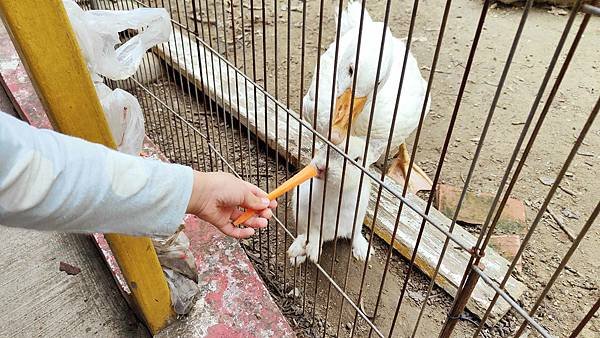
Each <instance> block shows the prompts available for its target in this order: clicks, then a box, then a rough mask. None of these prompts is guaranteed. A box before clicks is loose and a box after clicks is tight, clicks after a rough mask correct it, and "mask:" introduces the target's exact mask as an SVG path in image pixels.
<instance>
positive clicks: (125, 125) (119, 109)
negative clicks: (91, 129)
mask: <svg viewBox="0 0 600 338" xmlns="http://www.w3.org/2000/svg"><path fill="white" fill-rule="evenodd" d="M96 92H97V93H98V98H99V99H100V103H101V104H102V109H103V110H104V112H105V115H106V121H107V122H108V126H109V127H110V131H111V132H112V135H113V139H114V140H115V143H116V144H117V149H118V150H119V151H121V152H123V153H126V154H130V155H139V153H140V151H141V150H142V145H143V143H144V115H143V113H142V107H140V103H139V102H138V100H137V99H136V98H135V96H133V95H131V94H129V93H128V92H126V91H124V90H122V89H119V88H117V89H115V90H111V89H110V88H109V87H108V86H107V85H105V84H104V83H97V84H96Z"/></svg>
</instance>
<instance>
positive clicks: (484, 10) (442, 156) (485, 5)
mask: <svg viewBox="0 0 600 338" xmlns="http://www.w3.org/2000/svg"><path fill="white" fill-rule="evenodd" d="M489 5H490V1H489V0H485V2H484V3H483V6H482V8H481V14H480V15H479V22H478V24H477V28H476V29H475V36H474V37H473V43H472V46H471V51H470V52H469V56H468V58H467V63H466V65H465V71H464V73H463V78H462V81H461V84H460V88H459V90H458V94H457V95H456V102H455V104H454V110H453V111H452V117H451V118H450V123H449V124H448V130H447V131H446V139H445V140H444V145H443V146H442V151H441V153H440V158H439V160H438V168H437V170H436V173H435V177H434V179H433V184H432V189H433V190H432V191H431V192H430V195H429V200H428V202H427V209H428V210H429V206H430V205H431V201H432V198H433V196H434V195H435V193H434V191H435V189H436V187H437V182H438V180H439V177H440V175H441V170H442V166H443V164H444V160H445V158H446V154H447V151H448V146H449V144H450V139H451V137H452V132H453V131H454V124H455V122H456V118H457V117H458V112H459V110H460V106H461V102H462V98H463V95H464V92H465V88H466V86H467V82H468V80H469V75H470V74H471V67H472V65H473V60H474V58H475V52H476V51H477V46H478V45H479V39H480V38H481V32H482V31H483V25H484V23H485V19H486V16H487V12H488V9H489ZM428 210H426V211H425V212H426V213H427V211H428ZM424 225H425V220H423V223H422V224H421V227H422V228H423V227H424ZM453 230H454V228H453V226H451V227H450V228H449V231H450V232H452V231H453ZM449 242H450V238H446V240H445V241H444V246H443V248H442V251H441V252H440V258H439V259H438V263H437V265H436V268H435V271H434V273H433V275H432V276H431V281H430V283H429V287H428V289H427V293H426V296H425V300H424V301H423V304H422V306H421V310H420V311H419V315H418V317H417V321H416V323H415V326H414V328H413V332H412V337H415V336H416V335H417V331H418V329H419V323H420V321H421V318H422V316H423V313H424V311H425V307H426V306H427V301H428V299H429V297H430V295H431V291H432V290H433V285H434V284H435V280H436V278H437V275H438V273H439V270H440V267H441V263H442V260H443V259H444V255H445V253H446V249H447V247H448V244H449ZM416 247H417V246H416V245H415V248H416ZM415 251H416V249H415Z"/></svg>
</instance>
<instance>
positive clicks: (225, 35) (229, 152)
mask: <svg viewBox="0 0 600 338" xmlns="http://www.w3.org/2000/svg"><path fill="white" fill-rule="evenodd" d="M215 2H216V1H215ZM221 16H222V17H223V41H224V43H225V59H226V60H227V59H228V58H229V57H228V56H227V55H228V52H229V45H228V42H227V30H228V28H227V19H226V17H225V1H221ZM232 43H233V47H234V49H235V38H234V39H233V40H232ZM219 60H220V59H219ZM234 62H235V59H234ZM225 65H226V66H225V67H226V79H227V94H228V98H229V107H230V108H233V101H231V82H232V81H231V74H230V66H229V65H228V64H225ZM234 74H235V72H234ZM236 80H237V76H236ZM221 89H223V82H221ZM223 98H225V96H223ZM225 109H226V106H225V105H223V121H224V123H225V137H227V129H230V134H231V150H230V149H229V148H227V153H228V155H227V158H228V161H229V162H230V163H232V164H233V170H234V172H237V171H238V170H237V164H236V163H237V161H236V160H235V137H234V131H233V128H234V124H233V114H232V113H230V114H227V112H226V111H225ZM227 115H229V124H230V128H227V118H226V116H227ZM229 154H231V157H233V161H232V160H231V158H230V156H229Z"/></svg>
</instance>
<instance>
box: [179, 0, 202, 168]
mask: <svg viewBox="0 0 600 338" xmlns="http://www.w3.org/2000/svg"><path fill="white" fill-rule="evenodd" d="M193 2H194V0H192V3H193ZM183 10H184V18H186V19H185V21H186V31H187V38H188V48H189V51H190V52H191V51H192V41H193V42H194V44H195V45H196V46H197V45H198V42H197V40H196V38H197V35H195V34H193V33H192V32H191V29H190V26H189V18H190V15H189V13H188V6H187V3H186V1H185V0H184V3H183ZM192 17H193V16H192ZM198 58H200V54H199V53H198ZM190 61H191V62H190V67H191V69H192V78H191V79H188V81H186V82H187V84H188V94H189V97H190V114H191V116H190V117H189V118H190V119H191V123H192V124H193V125H196V121H194V104H195V105H196V109H197V110H199V109H200V107H201V106H200V100H199V97H198V95H199V91H198V86H197V85H196V83H195V81H196V70H195V68H194V60H193V59H192V60H190ZM200 74H201V72H199V74H198V75H200ZM190 82H191V84H190ZM190 86H191V87H190ZM192 87H193V89H194V97H195V102H194V101H192V91H191V89H192ZM186 113H187V112H186ZM198 114H200V112H199V111H198ZM186 118H187V116H186ZM198 124H200V115H198ZM193 135H194V154H196V165H197V168H196V169H198V170H203V171H206V169H205V168H206V157H205V153H206V152H205V150H204V140H203V139H202V138H200V154H198V138H197V133H195V132H194V133H193ZM207 135H208V130H207ZM199 157H202V162H203V163H204V166H203V167H202V169H199V168H200V160H199ZM193 160H194V156H193V154H192V161H193Z"/></svg>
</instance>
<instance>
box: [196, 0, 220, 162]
mask: <svg viewBox="0 0 600 338" xmlns="http://www.w3.org/2000/svg"><path fill="white" fill-rule="evenodd" d="M201 1H202V0H199V1H198V3H199V4H200V2H201ZM204 4H205V10H206V17H207V20H206V22H207V23H208V27H207V30H208V45H209V46H210V47H213V38H212V30H211V28H210V22H211V21H210V6H209V5H208V0H205V1H204ZM200 13H201V14H202V7H200ZM215 24H216V22H215ZM202 32H204V26H202ZM203 34H204V33H203ZM203 40H204V37H203ZM204 41H206V40H204ZM218 48H219V47H218V41H217V49H218ZM204 59H205V60H206V72H207V74H208V63H209V62H210V69H211V74H212V83H213V88H214V90H215V91H216V90H217V87H216V77H215V58H214V55H213V52H212V51H208V52H207V50H206V48H204ZM207 94H209V93H207ZM211 101H214V105H212V107H214V110H213V111H212V112H213V115H212V116H211V126H212V128H213V138H216V139H217V141H218V144H219V154H222V153H223V142H222V141H221V138H222V137H221V127H220V125H219V107H218V102H217V99H216V98H214V99H213V98H211ZM214 115H216V116H217V123H216V124H217V136H216V137H215V136H214V124H215V122H214V120H215V118H214ZM219 162H220V163H221V170H224V169H225V168H224V166H223V163H222V161H219V160H218V159H217V160H216V163H217V164H216V167H217V169H218V168H219V165H218V163H219ZM213 170H214V169H213Z"/></svg>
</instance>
